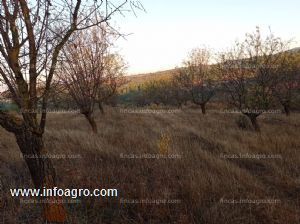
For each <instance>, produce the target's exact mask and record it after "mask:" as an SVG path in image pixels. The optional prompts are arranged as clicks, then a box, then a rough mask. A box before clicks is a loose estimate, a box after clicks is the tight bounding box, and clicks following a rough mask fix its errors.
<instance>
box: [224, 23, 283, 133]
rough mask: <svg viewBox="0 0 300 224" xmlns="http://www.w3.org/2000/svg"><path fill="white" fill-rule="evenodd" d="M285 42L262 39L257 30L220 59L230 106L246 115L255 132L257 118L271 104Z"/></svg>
mask: <svg viewBox="0 0 300 224" xmlns="http://www.w3.org/2000/svg"><path fill="white" fill-rule="evenodd" d="M284 49H285V43H284V42H283V41H282V40H281V39H280V38H278V37H275V36H274V35H273V34H272V33H270V34H269V35H268V36H266V37H265V38H263V37H262V35H261V32H260V30H259V28H257V30H256V32H254V33H250V34H246V38H245V40H244V41H242V42H236V44H235V46H234V47H233V48H232V49H231V50H230V51H229V52H226V53H224V54H222V55H221V56H220V63H219V64H218V67H219V69H220V72H221V73H220V74H221V77H222V80H223V85H224V88H225V91H226V93H227V96H228V102H229V104H230V105H232V106H234V107H235V108H237V109H238V110H239V111H240V112H241V113H243V114H244V115H246V116H247V117H248V118H249V119H250V121H251V123H252V125H253V127H254V129H255V130H256V131H259V130H260V127H259V124H258V123H257V117H258V116H259V115H261V114H262V113H263V112H264V111H265V110H268V109H270V107H271V106H272V103H273V94H272V87H273V86H274V84H275V81H276V80H275V79H274V75H275V74H276V73H277V72H278V65H279V62H280V60H281V55H280V53H281V52H283V50H284Z"/></svg>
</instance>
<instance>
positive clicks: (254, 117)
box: [246, 114, 260, 132]
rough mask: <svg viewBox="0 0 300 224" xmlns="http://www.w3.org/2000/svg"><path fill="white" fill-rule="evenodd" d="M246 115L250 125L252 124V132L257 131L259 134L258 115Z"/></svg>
mask: <svg viewBox="0 0 300 224" xmlns="http://www.w3.org/2000/svg"><path fill="white" fill-rule="evenodd" d="M246 115H247V116H248V118H249V119H250V121H251V124H252V126H253V128H254V130H255V131H257V132H260V126H259V124H258V122H257V117H258V115H257V114H246Z"/></svg>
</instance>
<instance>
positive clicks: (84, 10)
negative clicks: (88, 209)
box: [0, 0, 142, 132]
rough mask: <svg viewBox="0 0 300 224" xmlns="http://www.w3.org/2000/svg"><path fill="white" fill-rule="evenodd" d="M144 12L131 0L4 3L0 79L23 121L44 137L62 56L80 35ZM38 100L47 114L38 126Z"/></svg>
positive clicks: (0, 21) (0, 10)
mask: <svg viewBox="0 0 300 224" xmlns="http://www.w3.org/2000/svg"><path fill="white" fill-rule="evenodd" d="M128 6H129V8H128ZM141 7H142V6H141V4H140V3H138V2H137V1H127V0H124V1H121V2H119V3H118V5H116V4H114V3H113V1H92V0H88V1H81V0H77V1H74V0H72V1H69V0H55V1H50V0H37V1H26V0H9V1H7V0H3V1H1V4H0V77H1V81H2V82H3V83H4V84H5V86H7V88H8V89H9V91H10V92H11V93H12V96H13V100H14V101H15V103H16V104H17V105H18V106H19V107H20V108H21V110H22V111H23V112H24V113H23V117H24V121H25V122H26V123H27V122H29V123H30V125H31V126H34V127H35V129H36V131H40V132H43V130H44V127H45V121H46V109H47V101H48V92H49V90H50V87H51V83H52V79H53V75H54V71H55V68H56V65H57V61H58V57H59V55H60V52H61V50H62V48H63V46H64V45H65V44H66V43H67V41H68V40H69V39H70V38H71V37H72V35H73V34H74V33H75V32H76V31H80V30H85V29H87V28H90V27H93V26H100V25H102V24H104V23H105V24H106V26H110V23H109V21H110V19H111V18H112V16H113V15H114V14H117V13H118V14H124V13H125V12H126V11H128V10H131V9H134V8H135V9H136V8H141ZM37 88H39V89H40V90H41V91H40V92H38V91H37ZM38 101H41V102H42V111H43V113H42V117H41V121H40V124H39V125H37V123H36V110H37V106H38ZM26 111H27V112H28V111H31V112H33V113H30V114H29V113H25V112H26ZM2 116H4V115H2ZM38 126H39V127H38Z"/></svg>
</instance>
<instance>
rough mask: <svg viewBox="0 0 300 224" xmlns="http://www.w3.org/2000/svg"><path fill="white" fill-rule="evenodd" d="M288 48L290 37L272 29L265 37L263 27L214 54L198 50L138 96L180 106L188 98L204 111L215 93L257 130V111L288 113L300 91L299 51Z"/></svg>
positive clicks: (138, 100) (144, 101) (145, 101)
mask: <svg viewBox="0 0 300 224" xmlns="http://www.w3.org/2000/svg"><path fill="white" fill-rule="evenodd" d="M288 49H289V43H288V42H285V41H283V40H282V39H280V38H278V37H275V36H274V35H273V34H272V33H270V34H269V35H267V36H266V37H263V36H262V35H261V32H260V30H259V28H257V30H256V31H255V32H254V33H250V34H246V38H245V40H243V41H240V42H236V43H235V45H234V46H233V47H232V48H231V49H230V50H228V51H226V52H223V53H221V54H218V55H217V56H216V57H215V58H213V57H212V53H211V51H210V50H209V49H208V48H203V49H194V50H193V51H192V52H191V53H190V55H189V56H188V58H187V60H186V61H185V62H184V66H183V67H182V68H179V69H176V74H174V75H173V77H172V78H171V79H170V80H161V81H152V82H148V83H146V84H145V85H144V86H143V88H138V90H137V91H136V94H135V99H134V101H135V102H136V104H137V105H140V106H144V105H147V104H148V105H149V104H151V103H155V104H164V105H172V106H178V107H181V106H182V105H183V104H185V103H186V102H188V101H190V102H192V103H194V104H196V105H199V106H200V107H201V110H202V113H203V114H205V113H206V105H207V103H208V102H209V101H210V100H211V99H212V98H213V97H214V96H215V97H216V98H219V99H220V98H221V99H222V100H224V99H225V101H226V103H227V104H228V106H229V107H230V108H232V109H236V110H238V111H240V112H241V113H243V114H244V115H246V116H247V117H248V118H249V119H250V121H251V123H252V125H253V127H254V128H255V130H257V131H259V130H260V128H259V125H258V123H257V117H258V116H260V115H261V114H262V113H264V112H265V111H267V110H270V109H274V107H276V105H278V104H280V105H281V106H282V107H283V109H284V111H285V113H286V115H289V114H290V109H291V106H292V104H293V99H295V98H296V96H297V95H299V94H300V93H299V87H300V85H299V78H300V57H299V56H300V52H294V51H291V50H288ZM221 96H222V97H221Z"/></svg>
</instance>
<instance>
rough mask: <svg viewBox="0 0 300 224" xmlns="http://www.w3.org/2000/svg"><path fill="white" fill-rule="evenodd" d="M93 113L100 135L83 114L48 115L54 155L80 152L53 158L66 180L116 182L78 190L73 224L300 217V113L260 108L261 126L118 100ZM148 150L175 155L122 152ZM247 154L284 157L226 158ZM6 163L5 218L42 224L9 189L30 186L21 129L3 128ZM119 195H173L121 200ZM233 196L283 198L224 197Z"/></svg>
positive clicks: (0, 138)
mask: <svg viewBox="0 0 300 224" xmlns="http://www.w3.org/2000/svg"><path fill="white" fill-rule="evenodd" d="M96 116H97V118H96V121H97V124H98V128H99V133H98V134H92V132H91V130H90V127H89V126H88V124H87V123H86V121H85V119H84V117H81V116H80V115H76V114H51V115H50V116H49V121H48V126H47V131H46V147H47V149H48V151H49V153H50V154H53V155H55V154H58V155H60V154H65V155H73V156H74V157H76V158H72V159H70V158H69V159H54V160H53V161H54V165H55V167H56V170H57V175H58V183H59V187H60V188H91V189H93V188H117V189H118V190H119V196H118V197H117V198H80V201H78V203H74V204H67V205H66V206H67V209H68V211H69V222H70V223H74V224H75V223H78V224H81V223H88V224H91V223H95V224H99V223H132V224H133V223H206V224H219V223H224V224H226V223H228V224H229V223H230V224H241V223H242V224H253V223H261V224H264V223H265V224H271V223H274V224H275V223H278V224H283V223H288V224H297V223H299V218H300V206H299V205H300V202H299V196H300V139H299V136H300V119H299V118H300V115H299V114H293V115H292V116H291V117H289V118H287V117H285V116H284V115H281V114H275V115H263V116H262V117H260V118H259V122H260V123H261V128H262V132H261V133H255V132H253V131H247V130H240V129H238V128H237V126H236V122H235V120H236V119H237V117H238V115H235V114H221V113H216V112H212V113H208V114H207V115H206V116H202V115H201V114H200V111H197V110H184V111H182V112H178V113H174V114H130V113H127V114H126V113H120V110H119V109H117V108H113V109H108V111H107V112H106V115H105V116H102V115H100V113H99V114H97V115H96ZM144 153H147V154H151V155H157V154H163V155H165V156H167V155H173V156H174V157H176V158H161V159H130V158H124V156H125V157H126V156H127V155H141V154H144ZM247 153H248V154H249V155H254V154H258V155H262V154H264V155H276V156H277V158H268V159H253V158H252V159H251V158H243V159H242V158H229V157H232V155H239V154H242V155H246V154H247ZM122 155H123V156H122ZM278 156H279V157H281V158H279V157H278ZM122 157H123V158H122ZM0 164H1V168H0V175H1V185H2V188H1V190H2V192H1V199H0V223H5V224H6V223H41V221H40V219H39V218H38V217H39V212H40V211H39V206H38V205H37V204H25V203H21V202H20V198H19V199H17V198H11V196H10V194H9V188H15V187H24V188H25V187H27V188H28V187H33V185H32V183H31V180H30V178H29V172H28V170H27V168H26V165H25V163H24V161H23V159H22V158H21V157H20V154H19V151H18V148H17V145H16V144H15V141H14V137H13V136H12V135H11V134H9V133H7V132H5V131H4V130H3V129H0ZM122 199H123V202H124V200H126V199H127V200H130V199H144V200H146V199H148V201H150V200H151V199H152V200H154V199H159V200H162V199H169V200H170V201H169V203H165V204H163V203H162V204H153V203H149V202H148V203H145V202H144V203H121V200H122ZM231 199H236V200H239V199H250V200H255V199H257V200H261V199H276V200H277V201H276V203H260V204H252V203H245V202H244V203H239V204H232V203H229V202H228V201H226V200H231ZM222 200H223V201H222ZM226 202H227V203H226Z"/></svg>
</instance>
